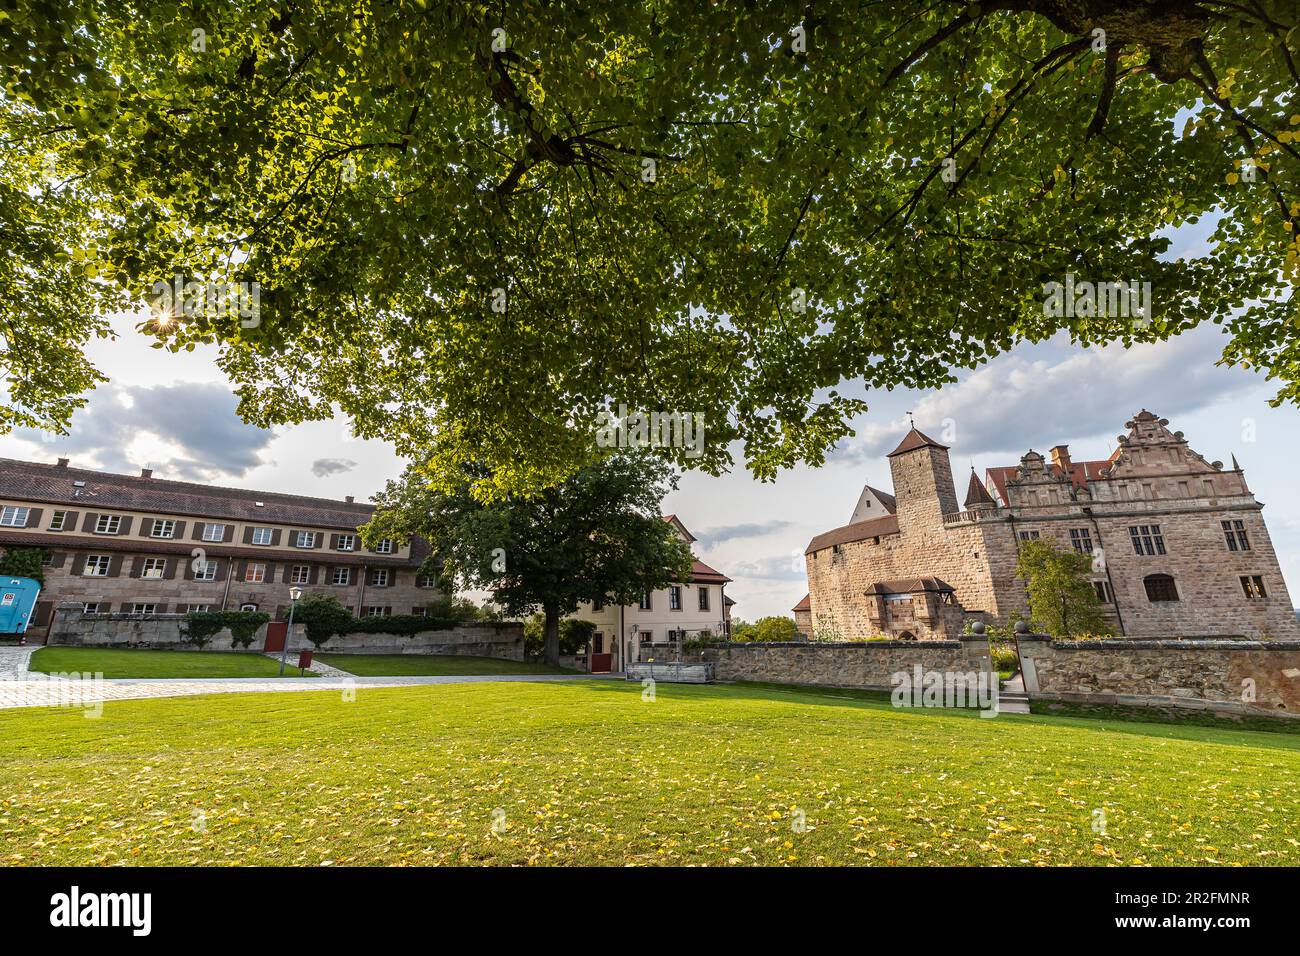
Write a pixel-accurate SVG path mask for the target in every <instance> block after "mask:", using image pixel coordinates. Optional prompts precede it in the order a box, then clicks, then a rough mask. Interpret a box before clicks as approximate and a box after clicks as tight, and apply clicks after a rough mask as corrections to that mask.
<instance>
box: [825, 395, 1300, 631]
mask: <svg viewBox="0 0 1300 956" xmlns="http://www.w3.org/2000/svg"><path fill="white" fill-rule="evenodd" d="M1168 425H1169V422H1168V420H1167V419H1164V418H1160V417H1159V416H1157V415H1155V414H1153V413H1152V412H1149V411H1147V410H1146V409H1143V410H1142V411H1141V412H1139V413H1138V414H1137V415H1134V416H1133V418H1132V419H1131V420H1129V421H1128V422H1127V423H1126V424H1125V427H1126V428H1127V429H1128V433H1127V434H1125V435H1120V436H1119V437H1118V438H1117V439H1116V448H1115V451H1114V452H1113V453H1112V454H1111V455H1110V457H1109V458H1105V459H1100V460H1094V461H1074V460H1073V459H1071V457H1070V452H1069V446H1068V445H1063V444H1061V445H1055V446H1053V447H1052V448H1051V451H1050V459H1049V458H1048V457H1045V456H1044V455H1042V454H1039V453H1038V452H1036V451H1033V450H1032V449H1031V450H1030V451H1028V452H1026V453H1025V454H1024V455H1023V456H1022V457H1021V459H1020V463H1019V464H1018V465H1011V466H1003V467H996V468H989V469H988V470H987V471H986V473H985V475H986V480H985V481H983V482H981V481H980V479H979V477H978V476H977V475H976V474H975V473H974V469H972V471H971V476H970V481H969V484H968V487H967V491H966V497H965V508H964V510H963V509H960V508H959V507H958V505H957V496H956V494H955V492H954V488H953V479H952V470H951V467H950V465H949V461H948V449H947V448H946V447H945V446H944V445H941V444H940V443H939V442H936V441H935V440H934V439H932V438H930V437H929V436H927V435H926V434H925V433H923V432H921V431H918V430H917V429H916V428H915V427H913V428H912V429H911V430H910V431H908V433H907V435H906V436H904V438H903V440H902V442H900V443H899V445H898V447H897V448H895V449H894V450H893V451H892V452H890V454H889V465H890V472H891V474H892V476H893V481H894V494H895V497H896V501H895V502H894V507H893V508H892V509H890V513H888V514H882V515H879V516H876V517H871V518H869V519H868V520H858V521H855V522H852V523H850V524H848V525H845V526H844V527H842V528H836V529H834V530H833V531H828V532H826V533H825V534H821V535H818V536H817V537H816V538H814V539H813V540H812V542H811V543H810V544H809V546H808V549H807V551H806V552H805V560H806V563H807V568H808V592H809V594H808V605H809V607H808V610H809V613H810V615H811V617H812V627H813V630H814V632H826V633H833V634H838V635H841V636H845V637H866V636H874V635H877V634H881V633H887V634H890V635H892V636H900V629H901V628H903V627H904V626H905V627H906V631H902V632H901V633H903V634H906V635H910V636H914V637H919V638H920V639H929V638H935V637H951V636H955V634H956V633H957V632H959V631H960V629H961V624H962V620H963V618H965V619H969V618H970V617H972V616H978V617H981V618H983V619H985V620H990V621H1000V622H1010V621H1012V620H1014V619H1015V618H1016V617H1017V616H1019V615H1021V614H1024V613H1025V612H1026V611H1027V602H1026V598H1025V589H1024V582H1023V581H1021V580H1019V579H1018V578H1017V577H1016V565H1017V561H1018V558H1019V552H1020V548H1021V547H1022V546H1023V545H1024V543H1025V542H1026V541H1033V540H1049V541H1053V542H1055V543H1056V545H1057V546H1058V547H1060V548H1062V549H1071V550H1074V551H1076V552H1081V553H1085V554H1090V555H1092V558H1093V562H1092V564H1093V567H1092V574H1091V580H1092V583H1093V586H1094V588H1095V589H1096V591H1097V595H1098V597H1099V599H1100V600H1101V601H1102V603H1103V607H1104V609H1105V612H1106V616H1107V619H1108V621H1109V623H1110V627H1111V629H1112V630H1113V631H1114V632H1115V633H1116V634H1121V635H1124V636H1128V637H1145V638H1196V637H1250V638H1264V639H1267V638H1300V625H1297V622H1296V618H1295V614H1294V611H1293V609H1292V604H1291V598H1290V594H1289V593H1288V591H1287V586H1286V581H1285V580H1283V578H1282V571H1281V567H1280V565H1279V563H1278V560H1277V555H1276V553H1275V552H1274V550H1273V544H1272V541H1271V539H1270V538H1269V534H1268V529H1267V528H1266V527H1265V525H1264V519H1263V514H1262V511H1263V505H1262V504H1261V503H1260V502H1258V501H1256V500H1255V497H1254V495H1253V494H1252V493H1251V491H1250V489H1249V487H1247V485H1246V479H1245V476H1244V475H1243V474H1242V471H1241V468H1240V466H1239V465H1238V464H1237V460H1236V458H1235V457H1233V459H1232V468H1230V469H1225V468H1224V467H1223V463H1222V462H1219V461H1207V460H1206V459H1205V458H1204V457H1202V456H1201V455H1200V454H1198V453H1197V452H1196V451H1194V450H1192V448H1191V447H1190V446H1189V445H1188V443H1187V440H1186V439H1185V438H1184V437H1183V433H1182V432H1174V431H1170V430H1169V428H1168ZM886 497H887V496H886ZM924 580H933V581H935V582H937V583H936V586H935V587H934V588H930V589H928V590H926V589H920V590H918V589H917V588H916V587H914V586H913V585H915V583H916V582H917V581H924ZM944 589H947V590H944ZM936 595H948V596H946V597H942V598H937V597H936ZM936 601H937V602H938V603H936ZM909 602H910V603H909ZM909 608H911V610H909ZM900 622H902V623H900Z"/></svg>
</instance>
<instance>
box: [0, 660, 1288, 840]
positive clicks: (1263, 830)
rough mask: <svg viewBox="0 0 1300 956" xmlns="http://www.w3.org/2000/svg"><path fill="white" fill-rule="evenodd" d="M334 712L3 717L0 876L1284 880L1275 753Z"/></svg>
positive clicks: (971, 724)
mask: <svg viewBox="0 0 1300 956" xmlns="http://www.w3.org/2000/svg"><path fill="white" fill-rule="evenodd" d="M344 697H345V695H342V694H340V693H338V692H333V693H329V692H321V693H316V692H308V693H295V694H260V695H252V694H250V695H213V696H207V697H188V698H173V699H165V700H137V701H117V702H110V703H109V704H108V705H107V706H106V707H105V710H104V716H103V717H102V718H100V719H98V720H88V719H86V718H85V717H84V716H83V715H82V714H81V713H80V712H75V711H66V710H55V709H43V710H10V711H4V712H0V833H3V835H4V841H3V844H0V845H2V846H3V850H0V854H3V856H2V857H0V863H4V864H9V865H14V864H78V865H81V864H118V863H140V864H167V865H189V864H324V863H332V864H436V863H445V864H469V863H486V864H530V863H531V864H546V863H571V864H610V865H622V864H625V863H633V864H786V863H788V864H828V863H830V864H875V865H905V864H949V865H951V864H1012V865H1016V864H1019V865H1033V864H1176V865H1177V864H1292V865H1294V864H1297V863H1300V839H1298V836H1300V834H1297V830H1296V820H1297V819H1300V739H1297V738H1296V737H1294V736H1292V735H1283V734H1268V733H1252V732H1245V731H1228V730H1216V729H1210V728H1200V727H1175V726H1165V725H1156V724H1131V723H1118V722H1105V721H1097V720H1081V719H1076V718H1063V717H1043V716H1013V715H1002V716H999V717H997V718H995V719H982V718H980V717H978V716H976V715H975V714H974V713H970V712H966V713H957V712H951V711H950V712H942V713H940V712H935V711H929V712H922V711H906V710H895V709H892V708H890V707H889V706H888V705H886V704H882V703H879V702H874V701H867V700H862V699H855V698H851V697H842V696H837V695H835V694H833V693H825V694H817V693H811V692H798V691H782V690H773V689H770V688H754V687H745V686H743V685H734V686H715V687H696V686H681V685H666V684H662V683H661V684H660V685H659V686H658V689H657V693H656V694H655V695H654V697H655V699H653V700H647V699H645V697H644V696H643V691H642V688H641V686H640V685H639V684H628V683H624V682H619V681H589V682H588V681H578V682H565V683H558V684H528V683H509V684H490V683H475V684H448V685H438V686H423V687H408V688H383V689H379V688H375V689H370V688H362V689H360V690H359V692H358V693H357V694H356V697H355V700H354V701H352V702H347V701H346V700H345V699H344ZM196 821H201V822H196ZM1099 824H1100V829H1094V828H1095V827H1098V825H1099ZM1102 831H1104V832H1102Z"/></svg>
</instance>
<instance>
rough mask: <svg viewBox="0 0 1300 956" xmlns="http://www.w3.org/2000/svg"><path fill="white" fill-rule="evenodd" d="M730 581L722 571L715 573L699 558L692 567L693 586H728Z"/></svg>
mask: <svg viewBox="0 0 1300 956" xmlns="http://www.w3.org/2000/svg"><path fill="white" fill-rule="evenodd" d="M730 580H731V578H729V577H727V576H726V575H725V574H723V573H722V572H721V571H715V570H714V569H713V568H711V567H709V566H708V565H707V564H705V563H704V562H703V561H701V560H700V559H699V558H696V559H695V564H694V565H693V566H692V567H691V583H692V584H726V583H727V582H728V581H730Z"/></svg>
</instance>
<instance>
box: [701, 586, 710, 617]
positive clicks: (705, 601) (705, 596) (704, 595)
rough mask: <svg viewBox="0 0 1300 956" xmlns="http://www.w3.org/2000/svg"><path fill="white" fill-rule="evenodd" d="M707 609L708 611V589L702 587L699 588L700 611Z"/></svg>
mask: <svg viewBox="0 0 1300 956" xmlns="http://www.w3.org/2000/svg"><path fill="white" fill-rule="evenodd" d="M708 609H709V589H708V588H706V587H702V588H700V610H701V611H707V610H708Z"/></svg>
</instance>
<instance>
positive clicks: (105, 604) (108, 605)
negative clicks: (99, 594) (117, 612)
mask: <svg viewBox="0 0 1300 956" xmlns="http://www.w3.org/2000/svg"><path fill="white" fill-rule="evenodd" d="M111 610H113V602H112V601H100V602H99V613H100V614H107V613H108V612H109V611H111Z"/></svg>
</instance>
